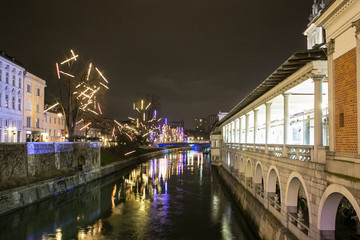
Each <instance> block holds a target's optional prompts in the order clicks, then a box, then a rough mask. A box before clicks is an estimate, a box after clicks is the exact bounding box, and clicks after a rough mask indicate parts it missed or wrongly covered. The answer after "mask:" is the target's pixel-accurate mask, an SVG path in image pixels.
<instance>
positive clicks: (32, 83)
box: [23, 72, 46, 142]
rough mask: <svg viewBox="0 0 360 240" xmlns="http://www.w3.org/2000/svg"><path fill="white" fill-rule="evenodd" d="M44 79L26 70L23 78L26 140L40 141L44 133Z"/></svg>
mask: <svg viewBox="0 0 360 240" xmlns="http://www.w3.org/2000/svg"><path fill="white" fill-rule="evenodd" d="M45 84H46V82H45V80H43V79H41V78H39V77H37V76H35V75H33V74H31V73H29V72H26V74H25V79H24V90H25V91H24V120H23V122H24V132H25V134H26V138H25V140H26V142H40V141H41V134H43V133H44V95H45V86H46V85H45Z"/></svg>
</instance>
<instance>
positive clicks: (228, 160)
mask: <svg viewBox="0 0 360 240" xmlns="http://www.w3.org/2000/svg"><path fill="white" fill-rule="evenodd" d="M226 166H230V152H228V153H227V158H226Z"/></svg>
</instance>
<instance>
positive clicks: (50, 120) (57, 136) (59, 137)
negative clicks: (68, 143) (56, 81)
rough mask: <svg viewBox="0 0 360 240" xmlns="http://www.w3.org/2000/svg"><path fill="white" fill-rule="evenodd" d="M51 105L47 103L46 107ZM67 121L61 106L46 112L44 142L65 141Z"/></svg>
mask: <svg viewBox="0 0 360 240" xmlns="http://www.w3.org/2000/svg"><path fill="white" fill-rule="evenodd" d="M49 106H50V105H48V104H45V109H48V108H49ZM65 126H66V122H65V117H64V114H63V111H62V109H61V107H58V106H57V107H54V108H52V109H51V110H48V111H46V112H45V113H44V132H43V134H42V139H41V141H43V142H65V140H66V139H65V137H66V127H65Z"/></svg>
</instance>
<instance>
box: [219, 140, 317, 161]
mask: <svg viewBox="0 0 360 240" xmlns="http://www.w3.org/2000/svg"><path fill="white" fill-rule="evenodd" d="M225 146H226V148H228V149H235V150H240V151H249V152H257V153H263V154H269V155H272V156H275V157H285V156H287V158H290V159H293V160H297V161H301V162H310V161H311V158H312V152H313V150H314V146H312V145H285V146H284V145H276V144H268V145H265V144H243V143H240V144H239V143H227V144H225Z"/></svg>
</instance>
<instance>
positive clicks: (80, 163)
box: [77, 155, 85, 170]
mask: <svg viewBox="0 0 360 240" xmlns="http://www.w3.org/2000/svg"><path fill="white" fill-rule="evenodd" d="M77 160H78V162H77V164H78V169H79V170H82V169H83V166H84V165H85V157H84V156H83V155H79V156H78V159H77Z"/></svg>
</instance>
